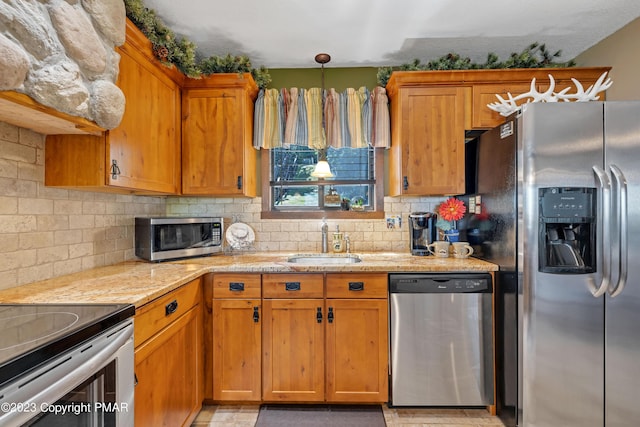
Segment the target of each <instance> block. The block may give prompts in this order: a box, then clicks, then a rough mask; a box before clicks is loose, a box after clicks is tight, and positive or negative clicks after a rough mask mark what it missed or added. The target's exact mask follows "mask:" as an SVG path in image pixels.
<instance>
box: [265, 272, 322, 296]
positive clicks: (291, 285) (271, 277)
mask: <svg viewBox="0 0 640 427" xmlns="http://www.w3.org/2000/svg"><path fill="white" fill-rule="evenodd" d="M323 284H324V279H323V275H322V274H264V275H263V276H262V295H263V297H264V298H322V297H323V296H324V292H323V291H324V289H323Z"/></svg>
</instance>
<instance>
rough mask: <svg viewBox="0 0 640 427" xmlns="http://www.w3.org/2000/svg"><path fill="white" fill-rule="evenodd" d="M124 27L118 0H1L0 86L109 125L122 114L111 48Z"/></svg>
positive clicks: (116, 57)
mask: <svg viewBox="0 0 640 427" xmlns="http://www.w3.org/2000/svg"><path fill="white" fill-rule="evenodd" d="M125 28H126V11H125V6H124V2H123V1H122V0H66V1H65V0H3V1H2V2H0V70H2V73H0V90H15V91H17V92H21V93H25V94H27V95H29V96H30V97H32V98H33V99H34V100H36V101H38V102H39V103H41V104H43V105H46V106H48V107H51V108H54V109H56V110H58V111H61V112H64V113H67V114H71V115H74V116H79V117H83V118H86V119H89V120H92V121H94V122H96V123H97V124H98V125H99V126H101V127H103V128H105V129H113V128H115V127H116V126H117V125H118V124H119V123H120V121H121V120H122V115H123V114H124V105H125V98H124V95H123V93H122V91H121V90H120V89H119V88H118V87H117V86H116V85H115V82H116V79H117V77H118V64H119V62H120V55H118V53H117V52H116V51H115V50H114V48H115V47H116V46H120V45H122V44H123V43H124V41H125Z"/></svg>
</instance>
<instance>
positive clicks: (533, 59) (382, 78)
mask: <svg viewBox="0 0 640 427" xmlns="http://www.w3.org/2000/svg"><path fill="white" fill-rule="evenodd" d="M560 53H561V51H559V50H558V51H557V52H555V53H553V54H551V53H549V51H548V50H547V48H546V46H545V45H544V44H538V43H532V44H530V45H529V46H527V48H526V49H524V50H523V51H522V52H520V53H512V54H511V56H510V57H509V59H507V60H506V61H503V62H500V61H498V55H496V54H495V53H489V54H488V55H487V61H486V62H485V63H484V64H476V63H473V62H471V59H470V58H466V57H465V58H463V57H461V56H460V55H458V54H455V53H450V54H448V55H445V56H442V57H440V58H438V59H436V60H433V61H429V62H427V63H426V64H421V63H420V60H419V59H414V60H413V62H411V63H407V64H402V65H400V66H399V67H381V68H378V84H379V85H380V86H383V87H384V86H386V85H387V82H388V81H389V78H390V77H391V73H392V72H393V71H425V70H476V69H478V70H479V69H498V68H558V67H573V66H575V65H576V63H575V61H573V60H571V61H568V62H554V61H553V59H554V58H558V57H560Z"/></svg>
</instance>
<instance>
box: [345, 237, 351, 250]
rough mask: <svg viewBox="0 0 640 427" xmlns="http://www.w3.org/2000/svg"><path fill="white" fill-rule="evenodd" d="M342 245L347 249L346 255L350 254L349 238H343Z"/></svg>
mask: <svg viewBox="0 0 640 427" xmlns="http://www.w3.org/2000/svg"><path fill="white" fill-rule="evenodd" d="M344 245H345V247H346V248H347V253H348V254H350V253H351V239H350V238H349V236H348V235H347V236H344Z"/></svg>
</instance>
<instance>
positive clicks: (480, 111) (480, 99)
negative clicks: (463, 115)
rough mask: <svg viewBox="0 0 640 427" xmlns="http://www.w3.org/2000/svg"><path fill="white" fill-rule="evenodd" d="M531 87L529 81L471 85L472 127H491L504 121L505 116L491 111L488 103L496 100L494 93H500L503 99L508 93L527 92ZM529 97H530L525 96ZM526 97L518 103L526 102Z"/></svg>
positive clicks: (516, 94) (514, 94)
mask: <svg viewBox="0 0 640 427" xmlns="http://www.w3.org/2000/svg"><path fill="white" fill-rule="evenodd" d="M530 89H531V83H509V82H505V83H504V84H478V85H474V86H473V107H472V111H473V119H472V125H473V128H474V129H491V128H493V127H495V126H498V125H500V124H502V123H504V121H505V117H503V116H501V115H500V114H499V113H497V112H495V111H493V110H492V109H490V108H489V107H487V105H488V104H492V103H494V102H497V101H498V98H496V95H500V96H501V97H502V98H504V99H509V97H508V94H509V93H510V94H511V96H514V97H515V96H518V95H520V94H522V93H525V92H529V90H530ZM527 99H530V98H527ZM527 99H523V100H522V101H519V102H518V105H520V104H522V103H523V102H526V101H527Z"/></svg>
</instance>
